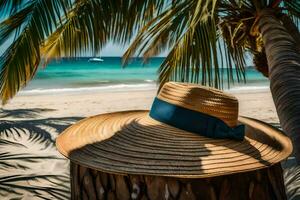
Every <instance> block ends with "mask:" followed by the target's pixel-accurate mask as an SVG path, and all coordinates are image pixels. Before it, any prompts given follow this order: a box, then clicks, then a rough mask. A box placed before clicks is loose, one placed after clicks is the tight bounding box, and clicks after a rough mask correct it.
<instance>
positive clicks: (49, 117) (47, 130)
mask: <svg viewBox="0 0 300 200" xmlns="http://www.w3.org/2000/svg"><path fill="white" fill-rule="evenodd" d="M231 93H233V94H234V95H235V96H236V97H237V98H238V99H239V102H240V115H244V116H248V117H253V118H257V119H260V120H263V121H265V122H268V123H272V124H273V125H275V126H277V127H278V118H277V116H276V111H275V107H274V104H273V101H272V97H271V94H270V92H269V91H268V90H260V91H254V90H252V91H233V92H231ZM155 94H156V91H155V90H153V89H151V90H140V91H127V92H90V93H83V94H78V93H77V94H70V93H69V94H43V95H22V94H21V95H18V96H17V97H16V98H14V99H13V100H12V101H11V102H9V103H8V104H7V105H6V106H5V107H3V108H2V110H0V154H1V155H0V199H69V195H70V192H69V190H70V186H69V166H68V165H69V163H68V160H67V159H65V158H64V157H63V156H61V155H60V154H59V153H58V152H57V150H56V148H55V138H56V137H57V135H58V134H59V133H61V132H62V131H63V130H64V129H65V128H66V127H68V126H69V125H70V124H73V123H75V122H76V121H78V120H80V119H82V118H84V117H87V116H91V115H96V114H101V113H106V112H113V111H121V110H132V109H149V108H150V106H151V103H152V100H153V98H154V97H155ZM283 165H284V167H285V168H286V170H285V180H286V185H287V193H288V196H289V199H297V198H296V196H297V193H300V191H298V190H299V186H300V175H298V174H296V173H297V172H298V173H299V174H300V170H297V168H293V167H292V165H293V159H292V158H291V159H289V160H288V161H285V162H284V163H283ZM33 197H34V198H33ZM299 197H300V196H299Z"/></svg>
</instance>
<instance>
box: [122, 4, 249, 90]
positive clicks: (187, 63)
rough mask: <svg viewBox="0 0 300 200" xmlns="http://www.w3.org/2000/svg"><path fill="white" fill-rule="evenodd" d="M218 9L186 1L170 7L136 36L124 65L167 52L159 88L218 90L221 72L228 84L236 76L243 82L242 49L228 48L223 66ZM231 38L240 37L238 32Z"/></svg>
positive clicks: (160, 72) (160, 75)
mask: <svg viewBox="0 0 300 200" xmlns="http://www.w3.org/2000/svg"><path fill="white" fill-rule="evenodd" d="M217 6H218V4H217V2H216V1H185V2H182V3H178V4H176V5H172V6H170V7H169V8H168V9H166V10H165V11H164V12H163V13H162V14H160V15H159V16H158V17H156V18H154V19H153V20H152V21H150V22H149V23H148V24H146V25H145V27H144V28H143V29H142V30H141V31H140V32H139V34H138V36H137V37H136V38H135V40H134V41H133V42H132V44H131V46H130V47H129V49H128V50H127V51H126V53H125V54H124V56H123V59H124V63H125V64H126V62H127V61H128V60H129V59H130V57H132V56H134V55H136V56H139V55H143V57H144V58H145V59H147V58H148V57H150V56H154V55H157V54H159V53H161V52H162V51H163V50H165V49H168V48H170V49H171V50H170V53H169V54H168V56H167V57H166V59H165V60H164V62H163V63H162V65H161V66H160V69H159V82H160V84H161V85H163V84H164V83H165V82H167V81H170V80H174V81H183V82H194V83H201V84H207V85H210V86H215V87H219V88H220V87H222V85H223V82H222V81H221V80H223V71H224V70H227V72H228V73H227V74H228V77H229V78H228V80H233V79H234V77H235V76H236V77H237V79H238V80H244V78H245V74H244V66H245V61H244V57H243V53H244V51H243V50H244V49H243V48H242V47H240V48H239V49H234V48H231V49H230V50H232V51H230V52H229V53H228V55H227V57H226V60H228V62H227V65H226V66H225V64H224V57H223V54H222V51H223V50H224V48H223V49H222V48H221V45H220V44H221V43H222V42H221V41H220V38H219V37H218V35H219V32H218V29H217V24H216V23H217V20H218V18H217V16H216V14H215V10H216V9H218V7H217ZM234 34H235V35H236V37H237V36H239V34H238V32H236V33H234ZM225 50H226V51H228V50H229V49H228V48H227V47H226V49H225ZM225 68H226V69H225ZM234 70H235V71H236V73H235V74H234V73H233V71H234Z"/></svg>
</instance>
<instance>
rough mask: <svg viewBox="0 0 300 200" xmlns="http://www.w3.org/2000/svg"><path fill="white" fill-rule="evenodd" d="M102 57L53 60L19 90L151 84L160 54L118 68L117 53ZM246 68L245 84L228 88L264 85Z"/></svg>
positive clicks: (122, 87)
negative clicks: (101, 60)
mask: <svg viewBox="0 0 300 200" xmlns="http://www.w3.org/2000/svg"><path fill="white" fill-rule="evenodd" d="M102 59H103V60H104V61H103V62H89V61H88V60H89V58H76V59H75V58H72V59H60V60H54V61H52V62H50V63H49V64H48V66H47V67H46V68H42V67H41V68H40V69H39V70H38V73H37V74H36V76H35V77H34V79H33V80H32V81H31V82H30V83H29V84H28V85H27V86H26V87H25V88H24V89H23V90H22V93H30V94H33V93H56V92H80V91H83V92H84V91H92V90H109V91H115V90H126V89H146V88H149V87H153V88H155V83H156V79H157V70H158V67H159V66H160V64H161V63H162V61H163V59H164V58H151V59H150V60H149V61H148V62H147V63H146V64H143V60H142V59H141V58H136V59H134V60H132V61H131V62H130V63H129V64H128V65H127V67H125V68H122V64H121V61H122V60H121V58H120V57H103V58H102ZM246 72H247V73H246V77H247V84H243V83H242V84H234V85H231V89H233V90H246V89H260V88H267V87H268V80H267V79H266V78H264V77H263V76H262V75H261V74H260V73H258V72H256V71H255V69H254V68H252V67H249V68H247V70H246ZM225 82H226V81H225ZM226 88H227V87H225V89H226Z"/></svg>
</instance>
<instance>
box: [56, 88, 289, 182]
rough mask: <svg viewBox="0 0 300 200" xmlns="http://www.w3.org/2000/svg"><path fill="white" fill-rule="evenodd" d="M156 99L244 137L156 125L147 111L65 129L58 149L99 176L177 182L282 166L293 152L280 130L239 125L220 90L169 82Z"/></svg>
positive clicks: (96, 118)
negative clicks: (242, 130)
mask: <svg viewBox="0 0 300 200" xmlns="http://www.w3.org/2000/svg"><path fill="white" fill-rule="evenodd" d="M193 87H196V88H197V89H193ZM184 88H186V89H184ZM176 91H178V92H176ZM205 91H206V92H205ZM208 93H210V94H208ZM212 96H213V97H214V98H212ZM158 98H160V99H162V100H165V101H168V102H171V103H176V105H180V106H183V107H186V108H189V109H193V110H196V109H197V111H201V112H204V111H205V113H208V114H211V115H214V116H216V117H219V118H221V119H223V120H224V121H226V123H227V124H231V125H234V124H237V123H243V124H245V125H246V136H245V139H244V141H242V142H239V141H234V140H227V139H218V140H216V139H212V138H207V137H203V136H200V135H197V134H195V133H190V132H186V131H183V130H180V129H177V128H175V127H171V126H169V125H166V124H164V123H161V122H158V121H156V120H154V119H152V118H151V117H149V115H148V114H149V112H148V111H125V112H117V113H110V114H103V115H98V116H94V117H90V118H86V119H84V120H82V121H80V122H78V123H76V124H75V125H73V126H71V127H69V128H68V129H67V130H65V131H64V132H63V133H62V134H61V135H60V136H59V137H58V138H57V141H56V144H57V148H58V150H59V151H60V152H61V153H62V154H63V155H65V156H66V157H68V158H69V159H70V160H71V161H72V162H75V163H78V164H80V165H83V166H86V167H89V168H93V169H96V170H100V171H103V172H108V173H114V174H143V175H158V176H171V177H181V178H200V177H211V176H219V175H225V174H232V173H238V172H244V171H251V170H256V169H259V168H264V167H267V166H270V165H272V164H274V163H278V162H280V161H281V160H283V159H285V158H286V157H287V156H288V155H289V154H290V153H291V151H292V145H291V141H290V140H289V139H288V138H287V137H286V136H284V135H283V134H282V133H281V132H280V131H279V130H277V129H275V128H273V127H271V126H269V125H267V124H265V123H263V122H260V121H257V120H254V119H249V118H243V117H240V118H239V121H238V120H237V117H238V102H237V100H236V99H235V98H234V97H232V96H230V95H226V94H224V93H222V92H220V91H218V90H213V89H209V88H206V89H205V87H197V86H194V85H188V86H184V84H177V83H170V84H168V85H167V87H164V88H163V89H162V91H161V93H160V94H159V95H158ZM197 99H198V101H199V99H201V102H200V103H199V102H198V101H197ZM203 105H205V108H199V107H203ZM221 106H222V107H221ZM223 107H224V109H223ZM228 115H232V116H231V117H230V116H228Z"/></svg>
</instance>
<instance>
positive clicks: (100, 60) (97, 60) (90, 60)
mask: <svg viewBox="0 0 300 200" xmlns="http://www.w3.org/2000/svg"><path fill="white" fill-rule="evenodd" d="M103 61H104V60H103V59H102V58H97V57H94V58H90V59H89V62H103Z"/></svg>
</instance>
